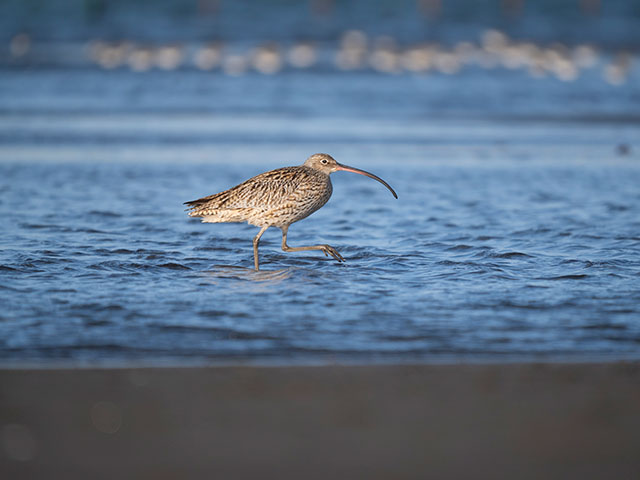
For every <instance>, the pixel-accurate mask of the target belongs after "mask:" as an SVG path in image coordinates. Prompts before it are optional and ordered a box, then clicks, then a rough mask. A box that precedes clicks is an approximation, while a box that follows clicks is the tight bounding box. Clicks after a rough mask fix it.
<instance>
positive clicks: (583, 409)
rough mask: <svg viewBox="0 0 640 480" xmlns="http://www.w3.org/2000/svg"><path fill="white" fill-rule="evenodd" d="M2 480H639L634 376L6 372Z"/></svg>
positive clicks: (0, 410) (638, 372)
mask: <svg viewBox="0 0 640 480" xmlns="http://www.w3.org/2000/svg"><path fill="white" fill-rule="evenodd" d="M0 429H1V430H0V434H1V441H2V443H1V444H0V478H7V479H9V478H10V479H22V478H29V479H32V478H36V479H37V478H65V479H76V478H77V479H86V478H92V479H98V478H109V479H113V478H136V479H147V478H148V479H170V478H181V479H182V478H234V479H238V478H296V479H303V478H304V479H307V478H318V479H320V478H323V479H324V478H373V479H377V478H380V479H391V478H393V479H404V478H465V477H466V478H519V479H522V478H547V479H548V478H558V479H567V478H581V479H585V478H617V479H622V478H638V474H639V472H640V363H603V364H530V363H529V364H500V365H420V366H407V365H401V366H322V367H206V368H151V369H69V370H64V369H55V370H1V371H0Z"/></svg>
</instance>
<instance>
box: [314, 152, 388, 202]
mask: <svg viewBox="0 0 640 480" xmlns="http://www.w3.org/2000/svg"><path fill="white" fill-rule="evenodd" d="M304 166H305V167H309V168H313V169H314V170H318V171H320V172H322V173H326V174H327V175H330V174H332V173H333V172H337V171H338V170H343V171H345V172H353V173H359V174H360V175H365V176H367V177H369V178H373V179H374V180H377V181H378V182H380V183H381V184H383V185H384V186H385V187H387V188H388V189H389V190H390V191H391V193H392V194H393V196H394V197H396V198H398V195H396V192H394V191H393V188H391V187H390V186H389V184H388V183H387V182H385V181H384V180H382V179H381V178H380V177H378V176H376V175H374V174H373V173H369V172H365V171H364V170H360V169H359V168H354V167H349V166H347V165H342V164H341V163H338V162H336V161H335V159H334V158H333V157H332V156H331V155H327V154H326V153H314V154H313V155H311V156H310V157H309V158H307V160H306V161H305V162H304Z"/></svg>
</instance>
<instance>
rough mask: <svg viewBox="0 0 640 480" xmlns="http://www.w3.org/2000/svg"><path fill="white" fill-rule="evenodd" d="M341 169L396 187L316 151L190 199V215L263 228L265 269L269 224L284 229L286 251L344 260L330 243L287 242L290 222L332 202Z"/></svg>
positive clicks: (256, 240) (255, 245)
mask: <svg viewBox="0 0 640 480" xmlns="http://www.w3.org/2000/svg"><path fill="white" fill-rule="evenodd" d="M339 170H342V171H345V172H353V173H359V174H361V175H366V176H367V177H370V178H373V179H374V180H377V181H378V182H380V183H382V184H383V185H384V186H385V187H387V188H388V189H389V190H390V191H391V193H392V194H393V196H394V197H395V198H398V195H396V192H394V191H393V188H391V187H390V186H389V184H387V182H385V181H384V180H382V179H381V178H380V177H377V176H376V175H374V174H372V173H369V172H365V171H364V170H360V169H358V168H353V167H348V166H346V165H341V164H340V163H338V162H336V161H335V160H334V159H333V157H331V155H327V154H325V153H316V154H314V155H311V156H310V157H309V158H307V160H306V161H305V162H304V163H303V164H302V165H300V166H297V167H284V168H278V169H277V170H271V171H269V172H265V173H261V174H260V175H257V176H255V177H253V178H250V179H249V180H247V181H246V182H244V183H241V184H240V185H237V186H235V187H233V188H230V189H229V190H225V191H224V192H220V193H216V194H214V195H209V196H208V197H203V198H200V199H198V200H192V201H190V202H185V205H188V206H189V208H188V209H187V211H188V212H189V213H188V214H189V216H190V217H201V218H202V221H203V222H204V223H223V222H247V223H249V224H250V225H255V226H256V227H260V231H259V232H258V234H257V235H256V236H255V238H254V239H253V261H254V265H255V269H256V270H259V261H258V244H259V242H260V237H262V234H263V233H264V232H265V231H266V230H267V228H269V227H278V228H279V229H280V230H282V250H283V251H285V252H300V251H303V250H320V251H322V252H323V253H324V254H325V256H329V255H331V256H332V257H333V258H335V259H336V260H337V261H339V262H343V261H344V258H343V257H342V255H340V254H339V253H338V251H337V250H336V249H335V248H333V247H332V246H330V245H310V246H306V247H290V246H289V245H287V231H288V230H289V225H291V224H292V223H294V222H297V221H298V220H302V219H303V218H306V217H308V216H309V215H311V214H312V213H313V212H315V211H316V210H318V209H319V208H320V207H322V206H323V205H324V204H325V203H327V202H328V201H329V198H330V197H331V193H332V191H333V187H332V186H331V180H330V178H329V175H330V174H331V173H333V172H337V171H339Z"/></svg>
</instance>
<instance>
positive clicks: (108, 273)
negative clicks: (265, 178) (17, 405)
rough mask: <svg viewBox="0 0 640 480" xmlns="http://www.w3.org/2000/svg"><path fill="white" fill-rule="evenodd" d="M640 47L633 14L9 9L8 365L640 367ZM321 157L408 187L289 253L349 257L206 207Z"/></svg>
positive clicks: (579, 1)
mask: <svg viewBox="0 0 640 480" xmlns="http://www.w3.org/2000/svg"><path fill="white" fill-rule="evenodd" d="M639 52H640V2H638V1H627V0H607V1H599V0H560V1H558V0H537V1H534V0H473V1H472V0H393V1H391V0H380V1H368V0H351V1H347V0H263V1H247V0H234V1H232V0H154V1H151V0H127V1H125V0H121V1H118V0H112V1H107V0H47V1H44V0H41V1H39V0H2V1H1V2H0V179H1V182H2V183H0V192H1V194H2V196H1V197H0V209H1V213H2V215H0V221H2V227H3V232H4V233H3V236H2V237H0V241H1V242H2V244H1V245H0V246H2V251H1V253H0V267H1V268H0V275H2V285H3V286H4V288H3V289H1V290H0V300H2V302H1V303H2V304H3V306H4V310H3V311H2V312H0V320H2V321H0V333H1V335H0V344H1V345H2V346H3V348H2V349H1V350H0V355H1V356H2V358H4V359H6V360H7V361H8V360H11V359H14V360H15V359H22V360H25V359H26V360H33V361H37V360H38V359H42V358H49V359H50V358H56V359H72V360H73V361H99V360H107V361H114V360H122V359H131V358H135V359H142V360H145V361H158V360H159V359H169V360H168V361H169V362H170V363H171V362H174V361H176V359H181V361H184V360H185V359H187V360H192V359H195V361H200V360H202V359H208V358H216V359H228V358H231V357H232V358H243V359H247V358H249V359H254V358H260V359H262V360H264V359H266V358H271V359H273V358H275V359H277V360H278V361H285V362H286V361H289V360H288V359H291V358H295V359H296V360H295V361H307V360H309V359H315V358H318V357H320V358H323V359H324V358H327V357H326V356H327V355H329V356H333V355H335V356H337V357H339V358H352V357H353V356H357V357H358V358H366V359H372V358H388V357H393V358H395V359H397V358H402V359H425V358H426V359H431V358H434V357H438V358H441V357H447V358H451V357H453V358H459V357H464V358H468V357H474V358H476V357H477V356H487V355H488V356H493V357H495V356H500V358H505V357H509V358H513V357H518V358H520V357H522V356H524V357H527V358H529V357H531V356H545V355H547V356H549V355H568V356H572V355H573V356H581V357H584V356H586V357H587V358H593V357H594V356H598V355H601V356H607V355H612V356H615V357H627V356H637V355H638V349H637V345H638V341H640V327H639V326H638V324H637V321H635V320H634V318H635V319H637V315H638V305H640V301H639V300H640V297H639V295H640V292H638V288H637V278H638V275H640V264H639V262H638V258H640V256H639V255H638V253H639V250H640V241H639V240H638V231H639V228H640V225H639V223H638V219H639V218H640V192H639V191H638V185H640V172H639V170H638V160H639V159H640V154H639V152H640V82H639V80H640V62H638V54H639ZM315 152H327V153H330V154H332V155H333V156H334V157H335V158H336V159H337V160H338V161H340V162H343V163H346V164H348V165H353V166H355V167H359V168H364V169H367V170H370V171H373V172H374V173H376V174H378V175H380V176H381V177H382V178H384V179H385V180H387V181H388V182H389V183H390V184H391V185H392V186H393V187H394V188H395V190H396V191H397V192H398V194H399V197H400V199H399V200H398V201H397V202H396V201H395V200H394V199H392V198H391V196H390V195H389V194H388V192H385V191H383V190H384V189H382V188H378V187H380V185H375V184H374V183H375V182H371V181H369V180H366V179H359V178H353V177H354V176H349V175H347V174H344V175H334V176H333V177H334V180H333V181H334V185H335V189H334V196H333V199H332V201H331V203H330V204H329V205H328V206H326V207H325V208H323V209H322V210H321V211H319V212H318V213H316V214H314V216H313V217H311V218H310V219H308V220H305V221H304V222H301V223H300V224H296V225H295V226H294V227H293V228H292V230H291V231H290V236H289V240H290V242H291V244H292V245H302V244H305V243H307V244H310V243H317V242H319V241H321V242H327V243H329V244H332V245H334V246H335V247H336V248H337V249H338V250H339V251H340V252H341V253H342V254H343V255H344V256H345V257H347V259H348V262H347V264H346V265H343V266H338V265H334V264H333V263H332V262H331V261H324V258H318V256H316V255H313V254H308V255H304V254H301V255H291V254H284V253H282V252H281V251H280V250H279V248H278V245H279V243H278V242H279V238H278V232H277V231H275V232H272V231H271V230H269V231H268V232H267V234H266V235H265V237H264V238H263V243H262V245H264V246H261V252H263V253H262V255H264V257H263V261H264V265H265V269H266V270H267V272H266V274H265V275H266V276H262V277H254V276H253V274H252V272H251V271H250V267H251V248H250V246H251V243H250V240H251V238H252V237H253V235H255V232H254V229H253V228H250V227H247V226H246V225H215V226H211V225H201V224H199V223H197V221H191V220H189V219H188V218H187V217H186V216H185V214H184V212H183V210H182V207H183V206H182V202H184V201H187V200H192V199H194V198H199V197H201V196H204V195H208V194H212V193H215V192H217V191H221V190H224V189H226V188H229V187H231V186H233V185H235V184H237V183H239V182H241V181H243V180H245V179H247V178H249V177H250V176H253V175H255V174H258V173H260V172H262V171H265V170H268V169H272V168H277V167H281V166H285V165H296V164H300V163H302V162H303V161H304V159H305V158H307V156H309V155H310V154H312V153H315ZM363 178H364V177H363ZM274 269H275V270H274ZM270 270H271V272H270V273H269V271H270ZM318 292H331V295H318ZM493 357H492V358H493ZM332 358H333V357H332Z"/></svg>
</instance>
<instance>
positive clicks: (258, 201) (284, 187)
mask: <svg viewBox="0 0 640 480" xmlns="http://www.w3.org/2000/svg"><path fill="white" fill-rule="evenodd" d="M307 176H308V173H307V172H306V171H305V170H304V169H300V167H285V168H279V169H277V170H272V171H270V172H265V173H261V174H260V175H257V176H255V177H253V178H250V179H249V180H247V181H246V182H244V183H241V184H240V185H237V186H235V187H233V188H230V189H229V190H225V191H224V192H220V193H216V194H214V195H209V196H208V197H203V198H200V199H198V200H193V201H190V202H185V203H186V205H188V206H189V207H190V208H189V210H191V211H190V212H189V214H190V215H192V216H197V215H198V212H206V211H211V210H236V209H245V208H260V209H264V210H269V209H271V208H274V207H277V206H279V205H281V204H282V203H283V202H285V201H287V199H289V198H290V197H291V195H292V194H293V193H294V192H295V191H296V189H297V188H298V186H299V185H300V183H301V182H304V181H305V180H306V177H307Z"/></svg>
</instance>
